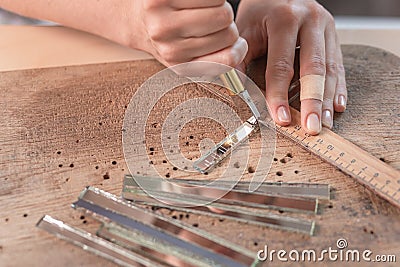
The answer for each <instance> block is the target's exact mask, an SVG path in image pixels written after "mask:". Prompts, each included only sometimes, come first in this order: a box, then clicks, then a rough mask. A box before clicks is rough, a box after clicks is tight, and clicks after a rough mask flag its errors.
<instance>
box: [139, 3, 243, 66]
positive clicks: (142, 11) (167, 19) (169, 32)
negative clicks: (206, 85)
mask: <svg viewBox="0 0 400 267" xmlns="http://www.w3.org/2000/svg"><path fill="white" fill-rule="evenodd" d="M140 2H141V4H140V5H137V6H136V9H137V11H139V12H136V14H137V16H139V19H140V21H141V22H142V28H143V29H144V33H143V37H144V38H143V39H142V40H141V43H142V44H141V45H138V46H139V47H140V48H141V49H143V50H145V51H148V52H150V53H151V54H152V55H153V56H154V57H155V58H157V59H158V60H159V61H160V62H161V63H163V64H164V65H166V66H171V65H175V64H178V63H183V62H190V61H212V62H217V63H222V64H225V65H229V66H232V67H235V66H236V65H238V64H239V63H241V62H242V60H243V58H244V57H245V55H246V52H247V43H246V41H245V40H244V39H243V38H240V37H239V33H238V30H237V27H236V24H235V23H234V22H233V11H232V8H231V6H230V5H229V4H228V3H226V1H225V0H202V1H198V0H141V1H140ZM133 39H135V38H133Z"/></svg>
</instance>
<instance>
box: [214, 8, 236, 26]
mask: <svg viewBox="0 0 400 267" xmlns="http://www.w3.org/2000/svg"><path fill="white" fill-rule="evenodd" d="M217 17H218V18H219V20H220V22H221V23H222V24H224V25H227V26H229V25H230V24H231V23H232V22H233V18H234V15H233V10H232V8H231V6H230V5H229V4H228V3H226V4H225V5H223V6H222V7H221V8H220V9H219V12H218V14H217Z"/></svg>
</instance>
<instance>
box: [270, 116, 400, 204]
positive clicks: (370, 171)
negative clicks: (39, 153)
mask: <svg viewBox="0 0 400 267" xmlns="http://www.w3.org/2000/svg"><path fill="white" fill-rule="evenodd" d="M290 112H291V114H292V123H291V125H290V126H288V127H282V126H279V125H276V126H275V127H276V130H277V131H278V132H279V133H281V134H282V135H284V136H285V137H287V138H289V139H291V140H293V141H294V142H296V143H298V144H299V145H301V146H302V147H303V148H305V149H306V150H308V151H310V152H311V153H313V154H315V155H317V156H319V157H320V158H321V159H323V160H324V161H326V162H328V163H330V164H332V165H333V166H335V167H337V168H338V169H340V170H341V171H343V172H344V173H346V174H348V175H350V176H351V177H353V178H354V179H355V180H356V181H357V182H359V183H361V184H362V185H364V186H366V187H367V188H368V189H370V190H372V191H373V192H374V193H376V194H377V195H379V196H381V197H382V198H384V199H386V200H387V201H389V202H390V203H391V204H393V205H395V206H396V207H398V208H400V171H398V170H396V169H394V168H393V167H391V166H389V165H388V164H386V163H384V162H382V161H381V160H379V159H377V158H375V157H374V156H372V155H370V154H369V153H368V152H366V151H365V150H363V149H361V148H360V147H358V146H357V145H355V144H353V143H351V142H350V141H348V140H346V139H344V138H342V137H341V136H339V135H337V134H335V133H334V132H332V131H331V130H329V129H327V128H323V129H322V131H321V133H320V134H319V135H317V136H311V135H309V134H307V133H306V132H305V131H304V130H303V129H302V128H301V122H300V112H299V111H297V110H295V109H294V108H291V110H290ZM270 123H273V122H272V121H270Z"/></svg>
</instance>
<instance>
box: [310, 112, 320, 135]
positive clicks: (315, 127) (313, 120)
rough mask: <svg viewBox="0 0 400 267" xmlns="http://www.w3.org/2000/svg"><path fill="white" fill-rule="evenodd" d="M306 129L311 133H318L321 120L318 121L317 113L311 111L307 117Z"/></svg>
mask: <svg viewBox="0 0 400 267" xmlns="http://www.w3.org/2000/svg"><path fill="white" fill-rule="evenodd" d="M307 129H308V130H309V131H310V132H313V133H319V132H320V131H321V122H320V121H319V118H318V115H317V114H315V113H311V114H310V115H308V117H307Z"/></svg>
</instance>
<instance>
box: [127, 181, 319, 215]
mask: <svg viewBox="0 0 400 267" xmlns="http://www.w3.org/2000/svg"><path fill="white" fill-rule="evenodd" d="M133 177H134V179H133V180H132V181H131V183H132V184H131V186H136V187H139V185H138V184H140V186H142V187H144V188H146V193H148V194H151V195H152V196H153V197H162V198H164V199H165V200H166V201H168V204H171V205H182V204H184V200H185V199H191V198H195V199H196V198H197V199H199V200H200V199H202V200H206V201H207V202H213V201H217V202H219V203H225V204H234V205H239V206H244V207H256V208H272V209H280V210H288V211H290V210H294V211H304V212H313V213H316V212H317V209H318V199H315V198H300V197H291V196H284V195H282V196H281V195H270V194H264V193H256V192H253V193H249V192H242V191H235V190H230V191H228V190H227V189H221V188H215V187H207V186H190V185H188V186H182V185H179V184H173V183H171V182H169V181H167V180H164V179H161V178H154V177H143V176H136V175H134V176H133ZM137 181H140V183H137ZM215 196H222V197H221V198H219V199H215ZM178 198H179V199H178ZM182 201H183V202H182Z"/></svg>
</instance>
